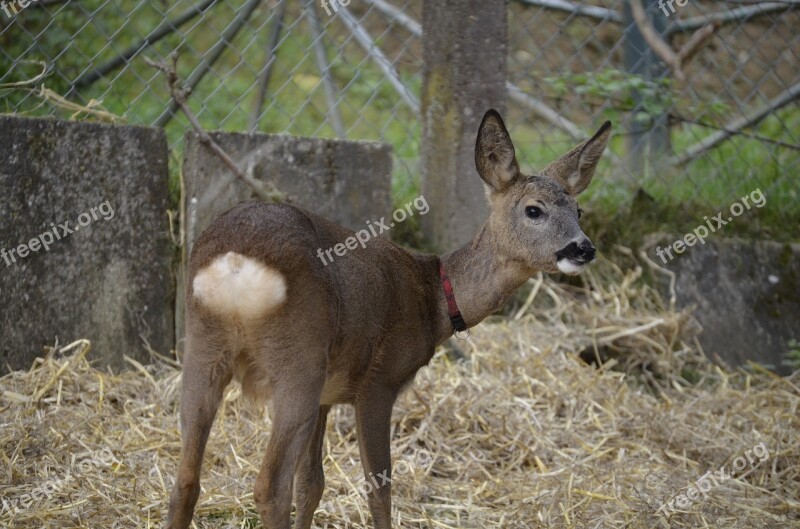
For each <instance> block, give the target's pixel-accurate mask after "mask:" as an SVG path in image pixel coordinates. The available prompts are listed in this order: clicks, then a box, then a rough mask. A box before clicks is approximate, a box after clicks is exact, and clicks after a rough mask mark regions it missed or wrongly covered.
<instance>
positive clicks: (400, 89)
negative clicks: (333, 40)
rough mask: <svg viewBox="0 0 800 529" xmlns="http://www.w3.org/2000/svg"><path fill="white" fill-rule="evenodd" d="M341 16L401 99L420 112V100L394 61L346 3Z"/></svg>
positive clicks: (341, 6)
mask: <svg viewBox="0 0 800 529" xmlns="http://www.w3.org/2000/svg"><path fill="white" fill-rule="evenodd" d="M338 14H339V16H340V17H341V19H342V22H344V23H345V25H346V26H347V28H348V29H349V30H350V32H351V33H352V34H353V36H354V37H355V39H356V41H357V42H358V43H359V44H360V45H361V47H362V48H364V50H365V51H366V52H367V55H369V57H370V58H371V59H372V60H373V61H374V62H375V64H377V65H378V67H379V68H380V69H381V70H382V71H383V74H384V75H385V76H386V77H387V78H388V79H389V83H390V84H391V85H392V86H393V87H394V89H395V90H396V91H397V93H398V94H399V95H400V99H402V100H403V101H404V102H405V103H406V104H407V105H408V106H409V107H410V108H411V110H413V111H414V112H415V113H419V101H417V98H416V97H414V94H412V93H411V91H410V90H409V89H408V87H407V86H406V85H404V84H403V82H402V81H401V80H400V76H399V75H398V74H397V70H396V69H395V67H394V65H393V64H392V62H391V61H390V60H389V59H388V58H387V57H386V55H384V54H383V52H382V51H381V50H380V48H379V47H378V45H377V44H376V43H375V39H373V38H372V36H370V34H369V32H367V30H366V29H364V27H363V26H362V25H361V24H360V23H359V22H358V20H356V18H355V17H354V16H353V15H352V14H351V13H350V11H348V9H347V8H346V7H345V6H344V5H341V4H340V5H339V11H338Z"/></svg>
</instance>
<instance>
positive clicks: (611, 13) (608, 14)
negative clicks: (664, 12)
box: [515, 0, 624, 24]
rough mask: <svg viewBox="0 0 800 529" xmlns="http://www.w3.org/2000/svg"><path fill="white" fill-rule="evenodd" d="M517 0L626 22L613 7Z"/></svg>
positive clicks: (564, 0) (595, 17)
mask: <svg viewBox="0 0 800 529" xmlns="http://www.w3.org/2000/svg"><path fill="white" fill-rule="evenodd" d="M515 1H516V2H517V3H520V4H523V5H527V6H536V7H544V8H547V9H552V10H554V11H561V12H563V13H569V14H574V15H580V16H584V17H588V18H594V19H596V20H601V21H604V22H605V21H607V22H613V23H614V24H623V23H624V19H623V17H622V15H621V14H620V13H619V12H618V11H615V10H613V9H608V8H605V7H597V6H585V5H581V4H576V3H575V2H569V1H567V0H515Z"/></svg>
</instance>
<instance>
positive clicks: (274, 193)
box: [144, 53, 286, 202]
mask: <svg viewBox="0 0 800 529" xmlns="http://www.w3.org/2000/svg"><path fill="white" fill-rule="evenodd" d="M171 59H172V62H171V63H168V62H166V61H158V62H155V61H152V60H150V59H149V58H147V57H145V58H144V61H145V62H146V63H147V64H148V65H150V66H152V67H153V68H156V69H157V70H160V71H161V72H163V73H164V75H165V76H166V78H167V86H169V92H170V95H171V96H172V101H173V102H174V103H175V106H176V107H177V108H180V109H181V110H182V111H183V113H184V114H185V115H186V119H188V120H189V123H190V124H191V125H192V128H194V130H195V132H197V135H198V137H199V139H200V143H202V144H203V145H204V146H205V147H206V148H207V149H209V150H210V151H211V152H213V153H214V154H215V155H216V156H217V157H218V158H219V159H220V160H222V163H224V164H225V165H226V166H227V167H228V168H229V169H230V170H231V172H232V173H233V174H234V175H235V176H236V177H237V178H239V179H240V180H241V181H242V182H244V183H245V184H247V186H249V187H250V189H252V190H253V192H254V193H255V194H256V196H258V197H259V198H260V199H262V200H264V201H266V202H283V201H285V200H286V196H285V195H284V194H283V193H281V192H280V191H279V190H277V189H276V188H275V186H273V185H272V184H268V183H264V182H261V181H259V180H256V179H255V178H253V176H252V175H250V174H248V173H245V172H244V171H242V170H241V169H240V168H239V166H238V165H236V162H234V161H233V158H231V157H230V155H229V154H228V153H227V152H225V150H224V149H223V148H222V147H220V146H219V144H218V143H217V142H215V141H214V139H213V138H212V137H211V136H210V135H209V134H208V132H206V131H205V129H204V128H203V126H202V125H201V124H200V121H199V120H198V119H197V116H195V115H194V113H193V112H192V110H191V109H190V108H189V105H188V104H186V96H187V95H188V93H189V92H188V90H187V89H186V87H184V86H182V83H181V82H180V79H179V78H178V68H177V61H178V55H177V54H176V53H172V55H171Z"/></svg>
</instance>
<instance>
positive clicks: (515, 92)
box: [369, 0, 585, 140]
mask: <svg viewBox="0 0 800 529" xmlns="http://www.w3.org/2000/svg"><path fill="white" fill-rule="evenodd" d="M369 2H370V3H371V4H372V5H374V6H375V7H376V8H377V9H379V10H380V11H381V12H382V13H383V14H384V15H386V16H387V17H389V18H390V19H391V20H392V21H395V22H397V23H398V24H400V25H401V26H403V27H404V28H406V30H408V32H409V33H411V34H412V35H414V36H415V37H421V36H422V25H421V24H420V23H419V22H417V21H416V20H414V19H413V18H411V17H410V16H408V15H406V14H405V13H403V12H402V11H400V10H399V9H397V8H396V7H394V6H393V5H391V4H390V3H388V2H386V1H385V0H369ZM506 90H507V91H508V96H509V97H510V98H511V99H513V100H514V101H516V102H517V103H520V104H521V105H524V106H525V107H527V108H529V109H531V110H533V111H534V112H535V113H536V114H537V115H538V116H539V117H540V118H542V119H544V120H545V121H547V122H548V123H550V124H551V125H553V126H555V127H557V128H558V129H560V130H563V131H564V132H566V133H567V134H569V135H570V137H571V138H572V139H574V140H582V139H584V138H585V136H584V135H583V132H582V131H581V129H580V128H578V126H577V125H575V124H574V123H572V122H571V121H570V120H568V119H567V118H565V117H563V116H561V115H560V114H559V113H558V112H557V111H555V110H553V109H552V108H550V107H549V106H547V104H545V102H544V101H542V100H540V99H536V98H535V97H533V96H531V95H529V94H527V93H526V92H525V91H524V90H522V89H521V88H520V87H518V86H517V85H515V84H514V83H512V82H511V81H506Z"/></svg>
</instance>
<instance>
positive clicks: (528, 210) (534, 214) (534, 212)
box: [525, 206, 542, 219]
mask: <svg viewBox="0 0 800 529" xmlns="http://www.w3.org/2000/svg"><path fill="white" fill-rule="evenodd" d="M525 215H526V216H527V217H528V218H530V219H538V218H539V217H541V216H542V210H541V209H539V208H537V207H536V206H526V207H525Z"/></svg>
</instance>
